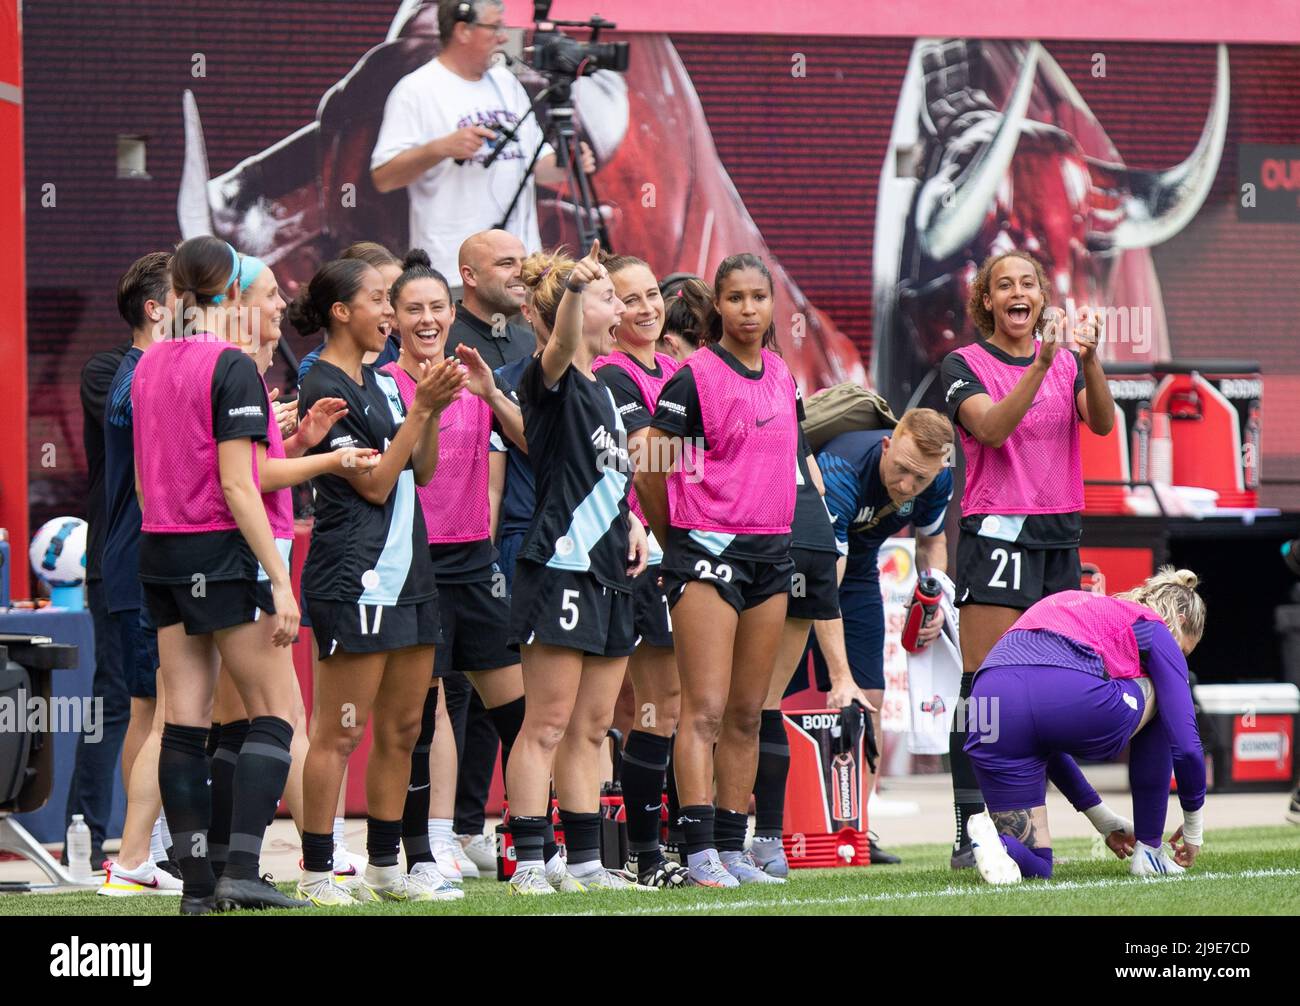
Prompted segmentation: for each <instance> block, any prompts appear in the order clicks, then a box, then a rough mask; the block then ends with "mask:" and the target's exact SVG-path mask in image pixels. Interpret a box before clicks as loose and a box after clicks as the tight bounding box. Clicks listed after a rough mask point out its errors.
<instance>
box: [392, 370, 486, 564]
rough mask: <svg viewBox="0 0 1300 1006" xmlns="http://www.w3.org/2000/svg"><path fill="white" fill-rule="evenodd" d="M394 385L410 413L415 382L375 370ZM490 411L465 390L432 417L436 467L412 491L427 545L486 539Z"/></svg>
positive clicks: (402, 375) (406, 376)
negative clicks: (435, 427)
mask: <svg viewBox="0 0 1300 1006" xmlns="http://www.w3.org/2000/svg"><path fill="white" fill-rule="evenodd" d="M380 369H381V370H382V371H383V372H384V373H385V374H388V375H389V376H390V377H391V378H392V379H393V380H394V381H396V382H397V390H398V393H399V394H400V395H401V396H402V404H403V405H404V406H406V408H407V409H410V407H411V402H412V400H414V398H415V379H414V378H412V377H411V375H410V374H408V373H407V372H406V371H405V370H403V369H402V368H401V367H399V366H398V365H397V362H396V361H394V362H392V363H389V364H387V365H386V366H384V367H382V368H380ZM491 435H492V408H491V407H490V406H489V405H488V404H487V402H485V401H483V399H481V398H479V397H478V396H477V395H471V394H470V393H469V392H468V391H466V392H462V393H461V395H460V396H459V397H458V398H457V399H456V400H455V401H454V402H452V403H451V404H450V405H448V406H447V407H446V408H445V409H443V410H442V415H440V416H439V417H438V467H437V468H435V469H434V472H433V478H432V479H431V480H430V482H429V484H428V485H427V486H417V487H416V492H417V494H418V495H419V497H420V506H421V507H422V508H423V509H424V524H425V528H426V530H427V531H428V535H429V544H431V545H433V544H438V545H447V544H451V543H453V542H462V541H482V540H483V539H484V538H490V537H491V511H490V509H489V506H488V453H489V444H488V441H489V438H490V437H491Z"/></svg>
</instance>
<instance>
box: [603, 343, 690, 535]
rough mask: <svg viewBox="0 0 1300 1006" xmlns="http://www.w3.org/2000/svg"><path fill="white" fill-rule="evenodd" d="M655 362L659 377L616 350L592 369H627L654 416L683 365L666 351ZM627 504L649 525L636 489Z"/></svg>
mask: <svg viewBox="0 0 1300 1006" xmlns="http://www.w3.org/2000/svg"><path fill="white" fill-rule="evenodd" d="M655 362H656V363H657V364H658V365H659V373H660V375H661V376H659V377H654V376H653V375H651V374H647V373H646V372H645V368H644V367H642V366H641V365H640V364H639V363H637V362H636V361H635V360H633V359H632V357H631V356H629V355H628V354H627V353H624V352H623V351H622V350H615V351H614V352H613V353H610V354H609V356H601V357H598V358H597V359H596V361H595V362H594V363H593V364H592V365H591V369H592V371H593V372H594V371H596V370H599V369H600V368H601V367H619V368H621V369H622V370H623V371H625V372H626V373H627V374H628V375H629V376H630V377H631V378H632V381H633V383H634V384H635V385H636V386H637V390H638V391H640V392H641V401H642V403H643V404H644V405H645V408H646V411H647V412H649V413H650V415H652V416H653V415H654V414H655V406H656V405H657V404H658V403H659V392H660V391H662V390H663V387H664V385H665V384H667V383H668V378H670V377H672V376H673V374H675V373H677V371H678V369H679V368H680V367H681V364H679V363H678V362H677V361H676V360H674V359H673V358H672V357H671V356H668V355H667V354H666V353H655ZM627 505H628V506H629V507H630V508H631V509H632V512H633V513H634V514H636V517H637V520H639V521H640V522H641V523H642V524H645V525H647V526H649V524H648V522H647V521H646V519H645V513H644V511H642V509H641V504H640V503H639V502H637V498H636V490H635V489H630V490H628V494H627Z"/></svg>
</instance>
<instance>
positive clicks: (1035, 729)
mask: <svg viewBox="0 0 1300 1006" xmlns="http://www.w3.org/2000/svg"><path fill="white" fill-rule="evenodd" d="M1197 582H1198V580H1197V576H1196V574H1195V573H1193V572H1192V571H1191V570H1187V569H1174V568H1173V567H1172V566H1165V567H1163V568H1161V569H1160V570H1159V571H1158V572H1157V573H1156V574H1155V575H1154V576H1152V577H1150V578H1149V579H1148V580H1147V581H1146V582H1145V583H1142V584H1140V585H1139V586H1137V587H1135V588H1133V589H1132V590H1130V591H1128V592H1127V593H1124V594H1120V595H1118V596H1116V597H1107V596H1106V595H1104V594H1092V593H1088V592H1086V591H1081V590H1068V591H1062V592H1061V593H1059V594H1053V595H1051V596H1050V597H1048V598H1045V599H1044V600H1042V601H1039V602H1038V603H1037V604H1035V605H1033V606H1032V607H1031V608H1030V609H1029V610H1028V611H1026V612H1025V613H1024V614H1023V615H1022V616H1021V617H1020V618H1019V619H1017V621H1016V622H1015V624H1014V625H1012V627H1011V629H1010V630H1009V631H1008V632H1007V633H1006V634H1005V635H1004V636H1003V637H1002V638H1001V639H1000V640H999V641H998V642H997V643H996V644H995V645H994V647H993V649H992V650H990V651H989V655H988V656H987V657H986V658H985V659H984V662H983V663H982V664H981V665H980V668H979V671H978V672H977V674H976V677H975V682H974V685H973V687H972V689H971V698H970V703H969V705H968V706H967V709H966V722H967V729H968V731H969V734H970V736H969V738H968V739H967V741H966V752H967V753H968V754H969V756H970V759H971V763H972V765H973V766H974V769H975V775H976V777H977V778H978V780H979V785H980V789H981V790H982V791H983V793H984V798H985V800H986V801H987V803H988V813H982V814H978V815H976V816H975V817H972V818H971V819H970V832H971V840H972V844H973V846H974V852H975V863H976V866H977V867H978V868H979V871H980V874H981V875H982V876H983V877H984V879H985V880H987V881H989V882H990V883H994V884H1010V883H1017V882H1019V881H1020V879H1021V877H1050V876H1051V874H1052V850H1051V844H1052V842H1051V836H1050V834H1049V833H1048V830H1047V806H1046V802H1047V801H1046V796H1047V780H1048V779H1049V778H1050V779H1051V780H1052V782H1053V783H1055V785H1056V787H1057V788H1058V789H1059V790H1060V791H1061V792H1062V793H1064V794H1065V796H1066V798H1067V799H1069V801H1070V803H1071V804H1072V805H1073V806H1074V808H1075V809H1076V810H1079V811H1081V812H1082V813H1084V814H1085V815H1087V817H1088V819H1089V820H1090V821H1091V822H1092V824H1093V826H1094V827H1095V828H1096V829H1097V831H1098V832H1099V833H1100V834H1101V835H1103V836H1104V837H1105V839H1106V844H1107V845H1108V846H1109V847H1110V849H1111V850H1112V851H1113V852H1114V853H1115V855H1117V856H1118V857H1119V858H1121V859H1124V858H1128V857H1132V858H1131V862H1130V872H1131V873H1133V874H1134V875H1135V876H1151V875H1161V874H1171V873H1182V872H1183V871H1184V870H1185V869H1186V868H1187V867H1189V866H1191V865H1192V863H1193V861H1194V860H1195V859H1196V855H1197V853H1198V852H1199V851H1200V847H1201V843H1202V807H1203V805H1204V803H1205V755H1204V752H1203V751H1202V749H1201V738H1200V734H1199V732H1198V731H1197V728H1196V712H1195V710H1194V708H1193V704H1192V693H1191V687H1190V685H1189V683H1188V672H1187V654H1189V653H1191V652H1192V650H1193V649H1195V647H1196V644H1197V643H1199V642H1200V639H1201V635H1202V633H1203V632H1204V631H1205V602H1204V601H1203V600H1202V599H1201V597H1200V596H1199V595H1198V594H1197V593H1196V585H1197ZM1126 746H1127V747H1128V749H1129V788H1130V790H1131V791H1132V793H1133V821H1132V822H1130V821H1128V820H1127V819H1126V818H1122V817H1120V816H1118V815H1117V814H1115V813H1114V812H1113V811H1111V810H1110V809H1109V808H1108V807H1107V806H1106V805H1105V804H1104V803H1102V800H1101V797H1099V796H1098V795H1097V792H1096V791H1095V790H1094V789H1093V788H1092V787H1091V786H1090V785H1089V784H1088V781H1087V780H1086V779H1085V778H1084V777H1083V774H1082V773H1081V772H1080V771H1079V768H1078V766H1077V765H1076V764H1075V763H1074V760H1073V759H1074V758H1076V757H1078V758H1088V759H1090V760H1093V761H1108V760H1110V759H1112V758H1115V757H1117V756H1118V755H1119V754H1120V753H1121V752H1122V751H1123V750H1124V748H1125V747H1126ZM1171 773H1172V774H1173V775H1174V777H1175V778H1176V779H1177V780H1178V800H1179V802H1180V803H1181V805H1182V808H1183V825H1182V827H1181V828H1179V829H1178V830H1177V831H1176V832H1175V833H1174V835H1173V837H1172V838H1171V839H1170V843H1169V844H1170V847H1171V848H1172V853H1173V854H1172V855H1170V852H1169V851H1167V850H1166V849H1165V848H1164V846H1163V842H1162V835H1163V829H1164V822H1165V813H1166V809H1167V805H1168V802H1169V776H1170V774H1171Z"/></svg>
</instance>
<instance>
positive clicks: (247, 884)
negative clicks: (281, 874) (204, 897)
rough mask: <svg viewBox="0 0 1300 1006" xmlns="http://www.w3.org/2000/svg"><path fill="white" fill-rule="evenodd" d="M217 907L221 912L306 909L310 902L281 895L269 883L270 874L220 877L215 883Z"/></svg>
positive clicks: (278, 890)
mask: <svg viewBox="0 0 1300 1006" xmlns="http://www.w3.org/2000/svg"><path fill="white" fill-rule="evenodd" d="M216 899H217V907H218V908H219V909H220V910H221V911H223V912H233V911H234V910H235V909H237V908H306V907H307V906H308V905H310V904H311V902H310V901H301V900H299V899H298V898H291V897H289V895H287V894H283V893H281V891H280V889H279V888H278V887H276V886H275V885H274V884H272V883H271V881H270V874H267V875H266V876H264V877H254V878H252V879H248V880H244V879H236V878H234V877H222V878H221V879H220V880H218V881H217V893H216Z"/></svg>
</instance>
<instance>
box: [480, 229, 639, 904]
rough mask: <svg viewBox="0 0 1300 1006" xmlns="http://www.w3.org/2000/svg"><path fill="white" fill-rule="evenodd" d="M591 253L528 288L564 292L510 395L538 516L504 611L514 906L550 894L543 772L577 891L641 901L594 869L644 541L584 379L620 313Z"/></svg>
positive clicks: (611, 439) (623, 883)
mask: <svg viewBox="0 0 1300 1006" xmlns="http://www.w3.org/2000/svg"><path fill="white" fill-rule="evenodd" d="M599 251H600V248H599V242H597V243H595V244H594V245H593V246H592V249H591V252H590V254H588V256H587V257H586V258H584V259H583V260H582V261H580V262H578V263H576V264H574V265H573V266H572V267H571V268H563V269H561V268H557V269H553V270H552V271H551V273H549V274H548V275H547V276H546V277H544V278H543V279H542V281H541V283H540V284H539V287H538V289H537V291H536V297H537V298H538V299H549V298H550V297H553V296H554V295H555V292H556V291H557V290H559V289H560V288H561V287H562V288H563V291H564V292H563V294H562V298H561V299H560V300H559V308H558V310H557V312H556V318H555V327H554V331H553V333H552V335H551V339H550V341H549V342H548V343H547V344H546V348H545V349H544V350H543V351H542V353H541V355H540V356H538V357H536V358H534V359H533V361H532V362H531V363H530V364H529V365H528V367H527V369H526V370H525V371H524V375H523V379H522V381H521V382H520V386H519V397H520V400H521V402H522V404H523V413H524V423H525V428H526V435H527V442H528V457H529V460H530V462H531V463H532V466H533V473H534V475H535V477H536V483H537V510H536V516H535V518H534V521H533V524H532V527H531V528H529V531H528V534H527V536H526V537H525V539H524V543H523V547H522V548H521V549H520V553H519V559H518V562H517V563H516V567H515V576H514V594H513V597H512V598H511V606H510V642H511V643H513V644H516V645H518V646H519V647H520V651H521V654H522V657H523V670H524V694H525V697H526V705H525V707H524V725H523V729H521V730H520V732H519V736H518V738H517V739H516V741H515V750H514V753H513V757H512V758H511V759H510V765H509V769H508V771H507V775H506V790H507V791H508V792H509V794H510V829H511V834H512V836H513V839H514V844H515V849H516V852H517V855H518V863H519V865H518V868H517V869H516V870H515V874H514V876H513V877H512V878H511V881H510V883H511V892H512V893H517V894H551V893H553V887H552V885H551V884H550V883H549V882H548V881H547V878H546V867H545V863H544V859H543V856H544V853H543V845H544V841H545V831H546V826H547V823H548V821H549V817H550V799H549V796H550V779H551V771H552V765H554V774H555V791H556V794H557V796H558V798H559V804H560V807H559V810H560V819H561V821H562V822H563V825H564V835H565V844H566V846H567V849H568V870H569V872H570V873H571V874H572V876H573V878H574V879H575V881H576V883H577V884H578V885H580V886H581V887H583V888H586V889H592V888H613V889H638V890H646V888H641V887H640V886H639V885H637V884H635V883H634V882H633V881H632V880H631V879H629V878H628V877H627V876H624V875H623V874H622V873H621V872H615V871H608V870H606V869H605V868H604V866H602V865H601V861H600V813H599V811H600V776H599V761H600V752H601V748H602V746H603V744H604V741H605V736H606V732H607V731H608V729H609V725H610V723H611V722H612V720H613V715H614V703H615V701H616V699H617V698H618V691H619V687H620V685H621V684H622V682H623V673H624V671H625V669H626V667H627V658H628V656H629V655H630V654H631V653H632V651H633V649H635V639H636V637H635V629H634V617H633V605H634V602H633V598H632V580H633V578H634V577H636V576H637V575H639V574H640V573H641V571H642V570H643V569H644V568H645V561H646V539H645V531H644V529H643V528H642V526H641V522H640V521H639V520H637V519H636V518H635V517H632V516H631V515H630V514H629V511H628V507H627V494H628V489H629V477H628V459H627V450H626V448H625V447H624V446H623V443H620V439H619V438H620V437H621V436H624V435H625V434H624V428H623V423H622V420H621V418H620V416H619V414H618V410H617V409H616V408H615V407H614V398H613V396H612V395H611V394H610V392H609V389H608V388H606V387H605V386H604V385H603V384H602V383H600V382H599V381H597V380H596V378H595V377H594V376H593V374H592V370H591V367H592V363H593V362H594V361H595V359H596V358H597V357H598V356H601V355H603V354H605V353H608V352H609V351H610V350H611V349H613V333H614V330H615V329H616V328H617V327H618V324H619V322H620V320H621V319H622V317H623V313H624V310H625V309H624V307H623V304H622V302H621V301H620V300H619V299H618V298H617V297H616V296H615V295H614V284H613V283H612V282H611V281H610V279H609V276H608V274H607V273H606V270H605V267H604V266H602V265H601V264H600V260H599Z"/></svg>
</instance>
